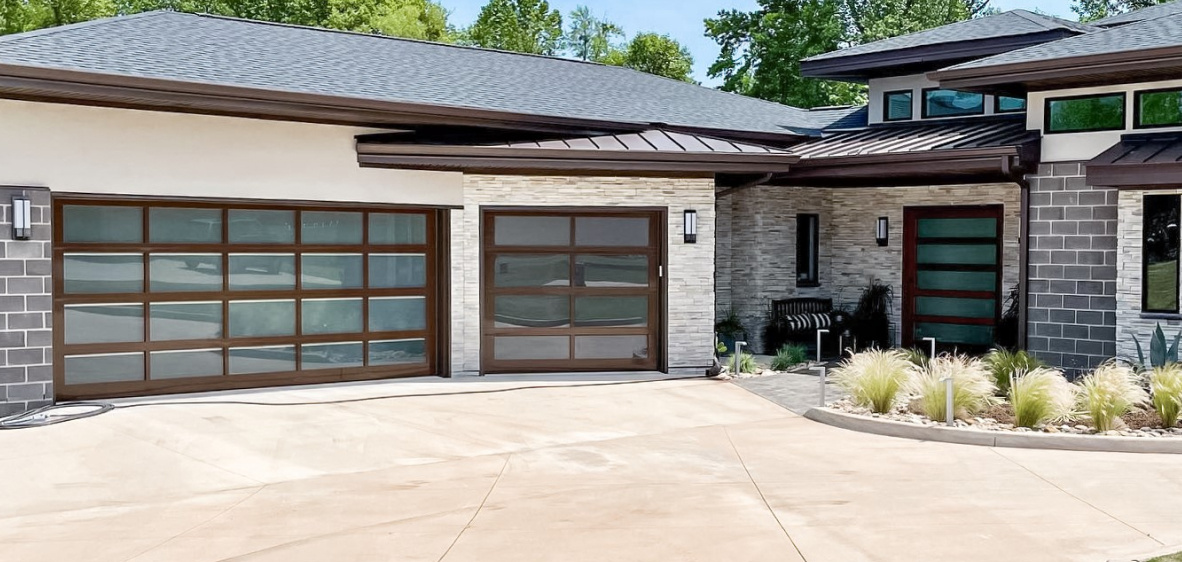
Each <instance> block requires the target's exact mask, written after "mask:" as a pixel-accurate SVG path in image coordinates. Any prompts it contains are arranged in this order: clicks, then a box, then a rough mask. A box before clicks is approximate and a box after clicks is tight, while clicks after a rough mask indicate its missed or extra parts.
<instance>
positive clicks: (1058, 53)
mask: <svg viewBox="0 0 1182 562" xmlns="http://www.w3.org/2000/svg"><path fill="white" fill-rule="evenodd" d="M1177 46H1182V13H1178V14H1174V15H1170V16H1163V17H1159V18H1155V19H1148V20H1144V21H1140V22H1136V23H1130V24H1127V25H1121V26H1118V27H1112V28H1108V29H1104V30H1102V31H1097V32H1094V33H1088V34H1086V35H1077V36H1075V37H1068V38H1066V39H1060V40H1058V41H1054V42H1051V43H1043V44H1041V45H1035V46H1033V47H1026V48H1025V49H1018V50H1016V51H1009V52H1006V53H1001V54H999V55H994V56H992V57H986V58H983V59H978V60H974V61H969V62H965V63H961V64H958V65H955V66H950V67H948V68H945V69H943V70H961V69H969V68H989V67H994V66H1004V65H1009V64H1017V63H1023V62H1031V61H1043V60H1054V59H1061V58H1074V57H1082V56H1092V55H1101V54H1106V53H1119V52H1125V51H1139V50H1144V49H1158V48H1162V47H1177Z"/></svg>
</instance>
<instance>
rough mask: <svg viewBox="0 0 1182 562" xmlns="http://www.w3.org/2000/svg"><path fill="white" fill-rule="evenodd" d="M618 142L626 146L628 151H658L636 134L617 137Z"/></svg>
mask: <svg viewBox="0 0 1182 562" xmlns="http://www.w3.org/2000/svg"><path fill="white" fill-rule="evenodd" d="M616 140H618V141H620V144H622V145H624V148H625V149H627V150H644V151H650V150H656V148H655V147H653V145H651V144H649V142H648V141H646V140H644V137H642V136H640V135H639V134H636V133H628V134H626V135H616Z"/></svg>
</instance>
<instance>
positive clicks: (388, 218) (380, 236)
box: [369, 213, 427, 244]
mask: <svg viewBox="0 0 1182 562" xmlns="http://www.w3.org/2000/svg"><path fill="white" fill-rule="evenodd" d="M369 243H370V244H426V243H427V215H420V214H413V215H412V214H407V213H370V214H369Z"/></svg>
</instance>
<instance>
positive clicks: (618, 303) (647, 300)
mask: <svg viewBox="0 0 1182 562" xmlns="http://www.w3.org/2000/svg"><path fill="white" fill-rule="evenodd" d="M664 216H665V215H664V212H663V211H614V210H605V211H591V210H588V211H581V210H580V211H567V210H545V211H542V210H533V209H527V210H506V211H487V212H485V213H484V217H483V246H484V257H483V277H482V286H483V299H482V312H481V336H482V338H481V365H482V371H484V372H487V373H497V372H502V373H503V372H530V371H533V372H539V371H540V372H545V371H588V370H598V371H607V370H654V369H657V368H658V363H659V361H658V360H659V358H660V356H661V353H660V349H661V343H660V334H661V331H660V327H661V311H662V303H661V300H662V298H661V297H662V292H661V278H660V275H661V258H662V248H663V245H662V240H664V234H663V232H664V230H663V228H662V225H663V224H664Z"/></svg>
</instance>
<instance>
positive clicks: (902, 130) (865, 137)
mask: <svg viewBox="0 0 1182 562" xmlns="http://www.w3.org/2000/svg"><path fill="white" fill-rule="evenodd" d="M1036 138H1038V133H1037V132H1035V131H1028V130H1026V121H1025V119H1023V118H1012V117H1011V118H1001V119H986V118H980V117H978V118H974V119H971V120H962V121H955V122H947V123H917V124H914V125H912V124H907V125H875V126H872V127H867V128H865V129H861V130H855V131H842V132H837V133H831V134H828V135H826V136H825V137H824V138H822V139H820V140H815V141H810V142H806V143H803V144H799V145H796V146H794V147H792V149H791V152H792V153H793V154H796V155H798V156H800V157H801V160H802V161H803V160H810V159H818V158H838V157H844V156H868V155H874V154H897V153H905V152H923V151H928V150H949V149H968V148H990V147H1000V146H1011V145H1017V144H1022V143H1025V142H1029V141H1031V140H1034V139H1036Z"/></svg>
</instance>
